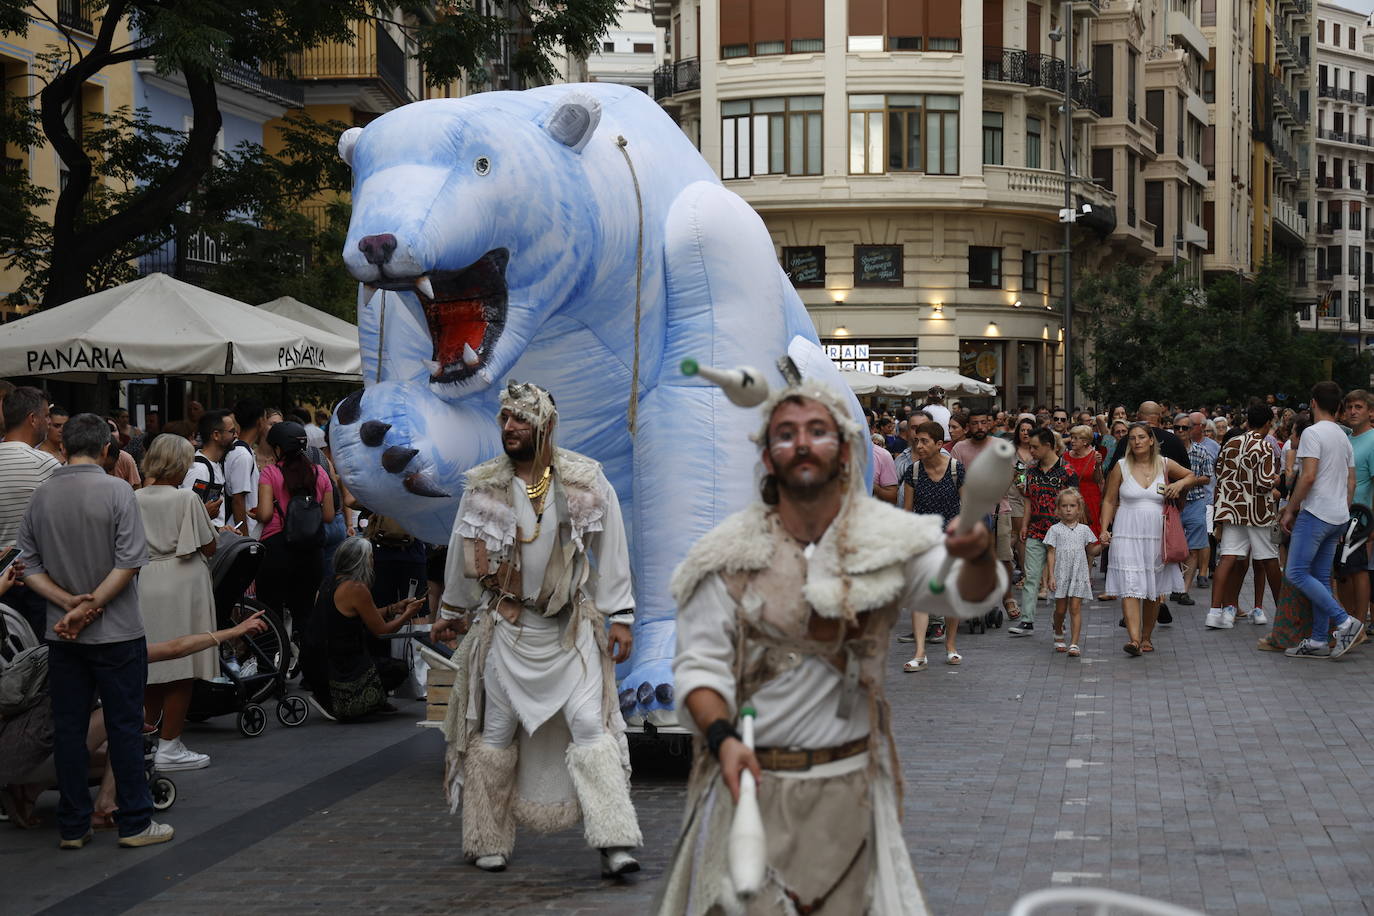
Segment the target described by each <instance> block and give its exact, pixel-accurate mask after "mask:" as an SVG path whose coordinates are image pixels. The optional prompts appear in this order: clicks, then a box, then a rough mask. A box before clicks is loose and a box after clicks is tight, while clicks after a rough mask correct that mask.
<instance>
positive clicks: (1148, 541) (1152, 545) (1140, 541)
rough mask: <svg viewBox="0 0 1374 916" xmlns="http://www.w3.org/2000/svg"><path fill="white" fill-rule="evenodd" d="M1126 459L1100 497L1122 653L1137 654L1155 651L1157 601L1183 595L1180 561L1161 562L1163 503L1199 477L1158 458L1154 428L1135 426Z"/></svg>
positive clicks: (1115, 468)
mask: <svg viewBox="0 0 1374 916" xmlns="http://www.w3.org/2000/svg"><path fill="white" fill-rule="evenodd" d="M1126 442H1127V447H1126V457H1125V458H1124V459H1122V460H1121V461H1118V462H1117V463H1116V465H1115V466H1113V467H1112V472H1111V474H1110V475H1109V476H1108V477H1107V492H1106V494H1105V495H1104V496H1103V499H1102V543H1103V544H1104V545H1106V544H1110V545H1111V548H1112V550H1111V557H1110V559H1109V560H1108V563H1107V592H1108V593H1109V594H1112V595H1119V596H1120V597H1121V610H1122V615H1123V616H1124V617H1125V618H1126V632H1127V633H1128V634H1129V635H1130V642H1128V643H1126V645H1125V646H1123V647H1122V649H1123V650H1124V651H1125V652H1126V654H1127V655H1131V656H1137V655H1140V653H1142V652H1153V651H1154V649H1155V647H1154V644H1153V643H1151V642H1150V636H1151V635H1152V634H1153V633H1154V629H1155V618H1156V617H1157V616H1158V614H1159V603H1160V601H1162V600H1163V599H1164V596H1165V595H1168V594H1169V593H1170V592H1181V591H1183V573H1182V571H1181V570H1180V569H1179V566H1178V564H1177V563H1163V562H1161V560H1160V557H1161V554H1162V548H1163V546H1164V543H1163V542H1164V500H1165V499H1177V498H1178V497H1179V496H1180V495H1181V494H1182V493H1183V492H1184V491H1185V490H1187V489H1188V488H1189V487H1191V486H1192V485H1193V484H1194V482H1195V481H1196V479H1197V478H1195V477H1194V476H1193V472H1192V470H1191V469H1190V468H1186V467H1181V466H1179V465H1178V464H1177V463H1175V462H1174V461H1171V460H1170V459H1168V458H1164V457H1162V456H1161V455H1160V454H1159V442H1158V440H1156V439H1155V437H1154V433H1153V432H1152V431H1151V429H1150V427H1149V426H1147V425H1146V424H1144V423H1133V424H1131V426H1130V429H1129V430H1128V431H1127V433H1126Z"/></svg>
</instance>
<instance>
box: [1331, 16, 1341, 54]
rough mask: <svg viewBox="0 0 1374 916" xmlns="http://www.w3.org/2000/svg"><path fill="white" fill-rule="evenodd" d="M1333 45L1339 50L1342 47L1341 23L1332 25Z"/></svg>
mask: <svg viewBox="0 0 1374 916" xmlns="http://www.w3.org/2000/svg"><path fill="white" fill-rule="evenodd" d="M1331 43H1332V44H1333V45H1335V46H1336V47H1338V48H1339V47H1340V46H1341V24H1340V23H1339V22H1333V23H1331Z"/></svg>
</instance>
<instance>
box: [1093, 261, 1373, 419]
mask: <svg viewBox="0 0 1374 916" xmlns="http://www.w3.org/2000/svg"><path fill="white" fill-rule="evenodd" d="M1074 300H1075V304H1076V305H1077V306H1078V307H1080V308H1082V309H1083V310H1084V314H1086V315H1091V316H1092V321H1091V323H1090V327H1089V330H1088V332H1087V334H1086V338H1087V342H1088V344H1090V348H1091V350H1092V352H1093V356H1092V359H1091V360H1089V361H1087V362H1086V364H1085V363H1084V362H1082V361H1081V360H1082V357H1081V356H1080V357H1079V359H1080V362H1079V365H1080V367H1081V368H1080V372H1079V382H1080V384H1081V385H1082V386H1083V390H1084V391H1085V392H1086V393H1087V394H1088V396H1089V397H1090V398H1091V399H1092V400H1094V401H1096V402H1097V403H1099V404H1107V403H1111V404H1117V403H1122V404H1127V405H1134V404H1138V403H1140V402H1141V401H1145V400H1164V399H1168V400H1171V401H1175V402H1177V403H1185V404H1203V403H1207V404H1211V403H1229V404H1244V403H1246V402H1247V401H1249V399H1251V398H1254V397H1263V396H1264V395H1266V394H1278V393H1284V394H1288V395H1290V396H1298V397H1301V396H1302V393H1304V392H1306V391H1307V390H1308V389H1309V388H1310V387H1311V386H1312V385H1313V384H1314V383H1315V382H1317V381H1319V380H1321V379H1324V378H1328V377H1330V378H1333V379H1334V380H1335V381H1337V382H1338V383H1340V384H1341V386H1342V387H1344V388H1346V389H1347V390H1348V389H1350V388H1357V387H1366V386H1368V385H1369V382H1370V373H1371V371H1374V358H1372V357H1371V355H1370V354H1369V353H1367V352H1361V351H1358V350H1356V349H1355V348H1353V347H1351V346H1349V345H1347V344H1345V343H1344V342H1342V341H1341V340H1340V339H1339V338H1337V337H1336V336H1335V335H1332V334H1324V333H1315V332H1306V331H1301V332H1300V331H1299V330H1298V328H1297V322H1296V320H1295V316H1294V304H1293V301H1292V296H1291V290H1290V289H1289V287H1288V281H1287V271H1286V269H1285V268H1284V266H1283V265H1282V264H1275V263H1270V264H1265V265H1264V267H1263V268H1262V269H1261V270H1260V271H1259V273H1258V274H1257V275H1256V276H1255V277H1254V279H1253V280H1243V279H1241V278H1239V277H1236V276H1234V275H1230V274H1227V275H1224V276H1221V277H1218V278H1216V279H1214V280H1212V281H1211V282H1210V283H1209V284H1208V285H1207V287H1206V289H1205V290H1197V289H1195V288H1193V287H1191V286H1189V285H1187V284H1186V283H1185V282H1183V281H1182V280H1181V279H1180V278H1179V277H1178V276H1177V275H1176V274H1174V273H1173V272H1170V271H1166V272H1164V273H1162V274H1159V275H1158V276H1156V277H1154V278H1153V279H1149V280H1147V279H1146V278H1145V276H1144V274H1143V272H1142V271H1141V269H1140V268H1138V267H1135V266H1132V265H1129V264H1122V265H1119V266H1117V267H1116V268H1115V269H1113V270H1110V271H1108V272H1105V273H1102V274H1097V275H1091V276H1086V277H1083V278H1081V279H1080V281H1079V288H1078V289H1077V290H1076V291H1075V293H1074ZM1080 336H1083V335H1080Z"/></svg>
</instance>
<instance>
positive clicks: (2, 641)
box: [0, 606, 48, 719]
mask: <svg viewBox="0 0 1374 916" xmlns="http://www.w3.org/2000/svg"><path fill="white" fill-rule="evenodd" d="M21 627H22V630H21V629H20V628H21ZM11 628H12V629H11ZM32 633H33V631H32V630H31V629H30V628H29V626H28V624H27V623H25V622H24V618H22V617H20V616H19V615H18V614H17V613H16V612H14V611H11V610H10V609H9V608H8V607H4V606H0V718H6V719H7V718H9V717H10V716H16V715H18V714H19V713H21V712H24V711H25V710H27V709H31V708H32V707H34V706H36V705H38V703H39V701H40V700H42V699H43V697H44V696H46V695H47V693H48V647H47V646H46V645H45V644H43V643H41V642H39V641H38V639H37V638H36V637H34V636H33V635H32Z"/></svg>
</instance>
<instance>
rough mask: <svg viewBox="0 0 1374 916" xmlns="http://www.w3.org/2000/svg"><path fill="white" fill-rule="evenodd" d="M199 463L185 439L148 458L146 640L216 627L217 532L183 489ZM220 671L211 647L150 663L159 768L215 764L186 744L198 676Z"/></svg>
mask: <svg viewBox="0 0 1374 916" xmlns="http://www.w3.org/2000/svg"><path fill="white" fill-rule="evenodd" d="M194 460H195V451H194V450H193V449H192V448H191V443H190V442H188V441H186V440H185V439H183V438H182V437H181V436H167V435H163V436H158V437H157V438H156V439H154V440H153V444H152V446H151V447H149V449H148V452H147V454H146V455H144V457H143V473H144V477H145V482H146V486H144V488H143V489H141V490H139V491H138V492H137V493H135V494H134V496H135V498H137V499H138V510H139V512H140V513H141V514H142V516H143V531H144V534H146V535H147V537H148V556H149V558H150V559H149V562H148V565H147V566H145V567H143V571H142V572H140V573H139V576H138V597H139V604H140V605H141V606H142V610H143V628H144V630H146V631H147V637H148V642H149V643H150V644H151V643H155V642H161V641H163V640H166V639H172V638H174V637H177V636H182V635H185V634H186V633H205V632H208V631H211V630H214V629H215V595H214V589H213V587H212V586H211V584H210V567H209V566H208V565H207V564H206V562H205V558H206V557H208V556H210V555H211V554H213V553H214V552H215V529H214V526H213V525H212V524H211V522H210V515H209V513H208V512H206V511H205V506H204V504H203V503H201V501H200V497H199V496H197V495H196V493H195V491H193V490H183V489H181V488H180V485H181V482H182V480H184V479H185V477H186V472H187V471H188V470H189V469H190V467H191V462H192V461H194ZM218 674H219V659H218V658H217V657H216V655H215V653H213V652H198V653H196V654H195V655H192V656H188V657H186V658H179V659H174V660H171V661H165V662H155V663H153V664H150V665H149V666H148V687H147V691H146V692H145V694H144V700H143V706H144V713H145V715H146V716H147V717H148V721H149V722H156V721H157V720H158V717H159V716H161V718H162V731H161V740H160V741H158V744H157V768H158V769H159V770H196V769H200V768H201V767H204V766H208V765H209V764H210V758H209V757H207V756H206V755H205V754H197V753H196V752H194V751H192V750H190V749H188V748H187V747H186V745H185V744H183V743H182V741H181V729H182V726H183V725H185V723H186V709H187V707H188V706H190V704H191V683H192V681H193V680H194V679H196V678H200V679H201V680H210V679H211V678H213V677H215V676H216V675H218Z"/></svg>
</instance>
